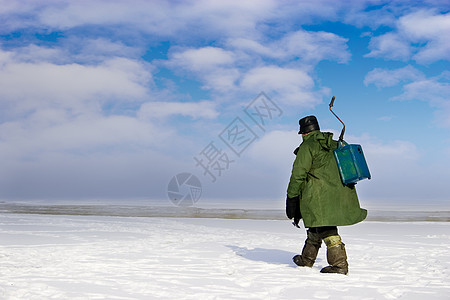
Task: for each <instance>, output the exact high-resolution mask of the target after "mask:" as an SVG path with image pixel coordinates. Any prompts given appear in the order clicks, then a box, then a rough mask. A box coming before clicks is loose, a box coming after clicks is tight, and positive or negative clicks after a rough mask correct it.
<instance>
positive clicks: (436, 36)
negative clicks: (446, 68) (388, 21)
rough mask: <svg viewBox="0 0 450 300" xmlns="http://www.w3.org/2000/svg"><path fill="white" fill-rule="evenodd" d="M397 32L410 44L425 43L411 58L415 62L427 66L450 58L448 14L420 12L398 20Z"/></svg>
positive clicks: (449, 17)
mask: <svg viewBox="0 0 450 300" xmlns="http://www.w3.org/2000/svg"><path fill="white" fill-rule="evenodd" d="M398 30H399V31H400V32H401V33H402V34H403V35H404V36H406V37H407V38H408V40H409V41H411V43H426V45H425V46H424V47H420V48H418V49H417V51H416V54H415V55H414V56H413V59H414V60H416V61H417V62H419V63H423V64H427V63H432V62H435V61H437V60H440V59H449V58H450V34H448V33H449V32H450V13H447V14H435V13H434V12H433V11H431V10H420V11H417V12H415V13H412V14H409V15H406V16H404V17H402V18H400V19H399V21H398Z"/></svg>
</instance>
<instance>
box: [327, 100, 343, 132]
mask: <svg viewBox="0 0 450 300" xmlns="http://www.w3.org/2000/svg"><path fill="white" fill-rule="evenodd" d="M335 99H336V97H334V96H333V98H331V102H330V105H329V106H330V111H331V112H332V113H333V115H334V116H335V117H336V118H337V119H338V120H339V122H341V123H342V125H343V126H344V127H343V128H342V130H341V135H340V136H339V141H343V140H344V133H345V124H344V122H342V120H341V119H339V117H338V116H337V115H336V114H335V113H334V111H333V110H332V109H331V108H332V107H333V105H334V100H335Z"/></svg>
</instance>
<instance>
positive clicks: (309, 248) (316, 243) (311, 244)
mask: <svg viewBox="0 0 450 300" xmlns="http://www.w3.org/2000/svg"><path fill="white" fill-rule="evenodd" d="M307 236H308V237H307V239H306V241H305V245H304V246H303V250H302V254H301V255H296V256H294V257H293V258H292V260H293V261H294V263H295V264H296V265H297V266H300V267H310V268H311V267H312V266H313V265H314V262H315V261H316V257H317V253H318V252H319V248H320V246H321V244H322V239H321V238H320V236H319V234H318V233H317V231H316V230H315V228H310V229H308V231H307Z"/></svg>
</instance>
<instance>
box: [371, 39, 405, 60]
mask: <svg viewBox="0 0 450 300" xmlns="http://www.w3.org/2000/svg"><path fill="white" fill-rule="evenodd" d="M369 49H370V50H371V51H370V53H368V54H366V55H365V57H382V58H387V59H391V60H400V61H407V60H408V59H410V57H411V52H412V49H411V46H410V44H409V43H408V42H407V41H405V40H404V39H403V38H402V37H401V36H399V35H398V34H396V33H391V32H390V33H386V34H384V35H381V36H375V37H372V39H371V40H370V44H369Z"/></svg>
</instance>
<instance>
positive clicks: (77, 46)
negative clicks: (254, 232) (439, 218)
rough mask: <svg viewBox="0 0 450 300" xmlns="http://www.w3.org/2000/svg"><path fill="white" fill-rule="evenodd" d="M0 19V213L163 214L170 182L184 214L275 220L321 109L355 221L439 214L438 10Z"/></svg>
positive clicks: (445, 64) (298, 5)
mask: <svg viewBox="0 0 450 300" xmlns="http://www.w3.org/2000/svg"><path fill="white" fill-rule="evenodd" d="M0 4H1V5H0V7H1V8H0V18H1V20H2V26H1V27H0V157H1V159H2V168H1V172H0V199H3V200H74V201H81V200H96V199H101V200H111V201H112V200H114V201H124V202H125V201H132V200H134V199H141V200H144V201H145V200H146V199H148V200H149V201H150V200H152V201H160V202H161V203H170V202H169V200H168V196H167V185H168V183H169V181H170V180H171V178H172V177H173V176H175V175H177V174H179V173H183V172H188V173H192V174H194V175H195V176H197V177H198V179H199V180H200V181H201V184H202V196H201V199H200V200H199V202H198V205H200V206H202V205H207V204H210V203H213V202H215V201H216V202H217V203H219V201H221V203H239V201H243V200H245V201H248V202H250V203H253V204H254V205H255V207H263V206H264V205H267V206H273V207H280V206H282V205H283V203H284V198H285V193H286V187H287V183H288V180H289V176H290V172H291V167H292V162H293V160H294V155H293V154H292V151H293V150H294V148H295V147H297V146H298V144H299V143H300V142H301V138H300V137H299V136H298V135H297V131H298V119H299V118H301V117H303V116H306V115H310V114H314V115H316V116H317V117H318V119H319V123H320V126H321V128H322V130H324V131H332V132H334V133H335V134H336V135H335V136H336V138H337V136H338V134H339V132H340V129H341V125H340V123H339V122H338V121H337V120H336V119H335V118H334V116H333V115H332V114H331V113H330V112H329V110H328V104H329V102H330V99H331V97H332V96H333V95H334V96H336V101H335V107H334V111H335V112H336V113H337V114H338V115H339V116H340V117H341V119H342V120H343V121H344V122H345V123H346V135H345V139H346V141H347V142H349V143H357V144H361V145H362V147H363V149H364V152H365V155H366V159H367V161H368V164H369V168H370V170H371V173H372V176H373V178H372V179H371V180H366V181H363V182H360V183H358V185H357V189H358V193H359V196H360V201H361V202H362V204H363V206H369V207H371V206H372V207H376V206H377V205H381V204H383V205H393V206H397V205H398V206H405V205H408V206H409V205H424V204H425V205H430V206H431V205H442V204H444V205H447V204H448V203H449V200H450V191H449V189H448V188H447V186H446V184H447V181H448V180H449V179H450V171H449V166H450V134H449V132H450V97H449V96H450V85H449V80H450V71H449V66H450V63H449V59H450V13H449V9H450V5H449V4H448V1H439V0H435V1H431V0H430V1H377V0H373V1H362V0H361V1H331V0H321V1H274V0H273V1H270V0H261V1H97V0H92V1H40V2H39V3H38V2H36V1H0ZM261 92H263V94H261ZM261 97H263V98H264V100H261ZM266 97H267V98H266ZM268 99H269V100H268ZM252 101H254V102H252ZM260 101H266V102H265V103H266V104H267V103H268V104H269V105H271V107H272V108H274V107H276V108H277V109H278V110H273V112H274V114H273V115H271V116H270V117H267V118H265V123H264V126H261V124H258V121H255V120H252V119H251V117H250V116H251V113H249V114H246V110H245V108H247V112H249V111H251V109H252V107H253V108H254V107H255V106H252V103H253V104H255V105H256V104H258V103H259V104H261V103H262V102H260ZM249 105H250V106H249ZM266 112H267V111H266ZM236 118H238V119H236ZM236 122H238V123H236ZM243 124H245V125H243ZM258 125H259V126H258ZM233 126H234V127H233ZM236 126H241V127H240V128H241V129H242V128H247V131H246V132H247V136H245V133H244V136H241V137H240V138H242V139H240V140H238V142H239V141H240V142H239V147H240V148H239V149H238V151H237V152H236V149H234V150H235V151H233V149H231V148H232V147H230V145H229V144H228V145H227V141H226V139H227V138H228V139H230V132H231V131H230V130H232V129H236V128H238V127H236ZM242 126H246V127H242ZM227 134H228V135H227ZM234 137H235V138H236V136H234ZM247 140H248V142H246V141H247ZM228 142H229V143H231V140H228ZM233 142H234V143H236V139H235V140H234V141H233ZM236 145H238V144H236ZM213 150H214V151H216V152H214V153H213V152H211V151H213ZM205 154H209V157H210V158H211V156H212V154H216V156H215V161H214V162H212V160H211V165H209V169H207V170H209V172H211V173H208V172H206V171H205V169H203V168H202V167H201V166H200V165H199V164H198V163H197V161H198V160H195V158H197V159H200V158H201V157H203V158H205V157H206V156H205ZM205 162H206V160H205ZM214 163H216V164H215V165H214ZM214 166H216V167H217V168H215V167H214ZM220 166H221V167H222V169H220ZM211 174H213V175H214V178H213V176H211ZM263 203H264V204H263Z"/></svg>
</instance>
